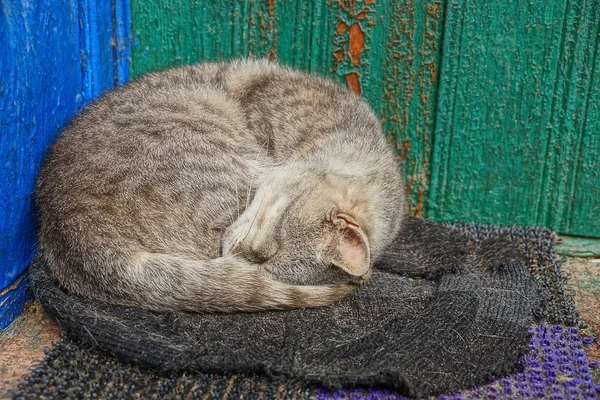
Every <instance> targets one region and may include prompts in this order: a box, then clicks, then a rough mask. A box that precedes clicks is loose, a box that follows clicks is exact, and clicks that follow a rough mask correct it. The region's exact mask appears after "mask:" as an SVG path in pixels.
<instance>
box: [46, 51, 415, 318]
mask: <svg viewBox="0 0 600 400" xmlns="http://www.w3.org/2000/svg"><path fill="white" fill-rule="evenodd" d="M403 192H404V190H403V183H402V179H401V173H400V168H399V166H398V164H397V162H396V157H395V155H394V153H393V151H392V150H391V149H390V148H389V147H388V145H387V143H386V140H385V138H384V135H383V134H382V132H381V128H380V124H379V121H378V119H377V117H376V116H375V115H374V113H373V112H372V110H371V109H370V108H369V106H368V105H367V103H366V102H365V101H363V100H362V99H361V98H359V97H358V96H356V95H354V94H353V93H351V92H350V91H348V90H347V89H345V88H343V87H341V86H340V85H338V84H336V83H333V82H331V81H329V80H325V79H322V78H319V77H316V76H311V75H308V74H305V73H301V72H298V71H293V70H290V69H287V68H284V67H282V66H280V65H277V64H275V63H270V62H267V61H253V60H242V61H235V62H229V63H207V64H202V65H198V66H189V67H183V68H176V69H172V70H168V71H164V72H160V73H153V74H149V75H147V76H145V77H142V78H140V79H138V80H136V81H134V82H132V83H131V84H129V85H127V86H125V87H122V88H119V89H117V90H115V91H113V92H111V93H108V94H107V95H105V96H104V97H103V98H102V99H100V100H99V101H97V102H96V103H94V104H93V105H92V106H90V107H88V108H87V109H86V110H85V111H84V112H83V113H82V115H81V116H79V117H78V118H76V119H75V120H74V121H73V122H72V123H71V124H70V125H69V126H68V127H67V128H66V130H65V131H64V132H63V133H62V135H61V136H60V137H59V138H58V140H57V141H56V143H55V145H54V146H53V148H52V150H51V152H50V154H49V156H48V158H47V161H46V164H45V166H44V168H43V170H42V172H41V175H40V178H39V181H38V184H37V188H36V199H37V203H38V206H39V210H40V222H41V226H40V232H39V248H40V255H41V256H42V257H43V258H44V259H45V261H46V262H47V264H48V266H49V268H50V270H51V271H52V273H53V275H54V277H55V278H56V279H58V280H59V282H60V283H61V284H62V285H63V286H64V288H66V289H67V290H69V291H71V292H74V293H76V294H79V295H83V296H87V297H89V298H95V299H99V300H103V301H107V302H110V303H113V304H120V305H127V306H135V307H143V308H147V309H150V310H156V311H163V310H185V311H208V312H210V311H224V312H231V311H256V310H265V309H289V308H302V307H318V306H324V305H328V304H330V303H332V302H335V301H337V300H339V299H341V298H343V297H344V296H345V295H346V294H348V293H349V291H350V290H352V288H353V287H354V286H355V284H356V283H358V282H361V281H363V280H365V279H367V278H368V277H369V276H370V273H371V268H372V265H373V263H374V262H375V261H376V260H377V259H378V258H379V257H380V256H381V254H382V251H383V249H384V248H385V247H386V245H388V244H389V243H390V242H391V241H392V240H393V239H394V237H395V236H396V235H397V233H398V230H399V228H400V224H401V222H402V219H403V215H404V208H405V201H404V199H403Z"/></svg>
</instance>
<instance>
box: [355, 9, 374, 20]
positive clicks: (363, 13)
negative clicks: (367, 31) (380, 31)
mask: <svg viewBox="0 0 600 400" xmlns="http://www.w3.org/2000/svg"><path fill="white" fill-rule="evenodd" d="M370 12H371V10H370V9H368V8H364V9H363V10H362V11H361V12H359V13H358V14H356V19H360V20H363V19H365V18H367V14H368V13H370Z"/></svg>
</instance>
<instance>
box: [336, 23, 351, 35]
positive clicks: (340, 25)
mask: <svg viewBox="0 0 600 400" xmlns="http://www.w3.org/2000/svg"><path fill="white" fill-rule="evenodd" d="M347 28H348V25H346V23H345V22H344V21H340V22H339V23H338V25H337V29H336V30H335V33H337V34H338V36H341V35H343V34H344V32H346V29H347Z"/></svg>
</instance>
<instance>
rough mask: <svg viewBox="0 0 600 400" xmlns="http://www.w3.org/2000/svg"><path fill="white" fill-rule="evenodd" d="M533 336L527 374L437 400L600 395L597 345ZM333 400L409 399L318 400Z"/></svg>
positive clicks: (366, 393) (543, 333) (550, 332)
mask: <svg viewBox="0 0 600 400" xmlns="http://www.w3.org/2000/svg"><path fill="white" fill-rule="evenodd" d="M530 333H531V334H532V337H531V342H530V344H529V349H530V350H529V353H528V354H527V355H526V356H525V357H523V360H522V364H523V366H524V368H523V371H521V372H518V373H515V374H511V375H509V376H506V377H504V378H500V379H496V380H495V381H493V382H491V383H489V384H487V385H485V386H481V387H478V388H474V389H470V390H466V391H464V392H461V393H456V394H452V395H442V396H437V397H436V399H437V400H459V399H486V400H495V399H515V400H516V399H550V400H562V399H577V400H579V399H582V400H583V399H590V400H595V399H597V398H598V394H599V393H600V385H595V384H594V381H593V379H592V374H591V371H590V368H598V367H599V365H598V363H597V362H592V363H590V362H588V359H587V357H586V355H585V352H584V350H583V346H584V345H585V344H589V343H592V342H593V339H592V338H590V337H583V338H582V337H581V335H580V334H579V330H578V329H577V328H564V327H561V326H556V325H555V326H552V325H550V326H549V325H544V324H542V325H538V326H537V327H535V328H530ZM331 399H335V400H338V399H350V400H354V399H373V400H375V399H390V400H392V399H395V400H401V399H407V398H406V397H403V396H399V395H397V394H395V393H394V392H393V391H389V390H378V389H352V390H337V391H329V390H326V389H322V390H319V391H318V392H317V395H316V400H331Z"/></svg>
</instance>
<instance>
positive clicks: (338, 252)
mask: <svg viewBox="0 0 600 400" xmlns="http://www.w3.org/2000/svg"><path fill="white" fill-rule="evenodd" d="M333 224H334V225H335V227H336V236H335V237H334V239H333V246H332V250H333V255H332V260H331V262H332V264H334V265H336V266H338V267H339V268H341V269H343V270H344V271H346V272H348V273H349V274H350V275H353V276H363V275H364V274H366V273H367V272H368V271H369V268H370V266H371V255H370V252H369V241H368V240H367V237H366V235H365V234H364V232H363V231H362V229H361V228H360V226H359V225H358V223H357V222H356V221H355V220H354V218H352V217H351V216H349V215H348V214H343V213H340V214H337V215H336V216H335V217H334V218H333Z"/></svg>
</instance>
